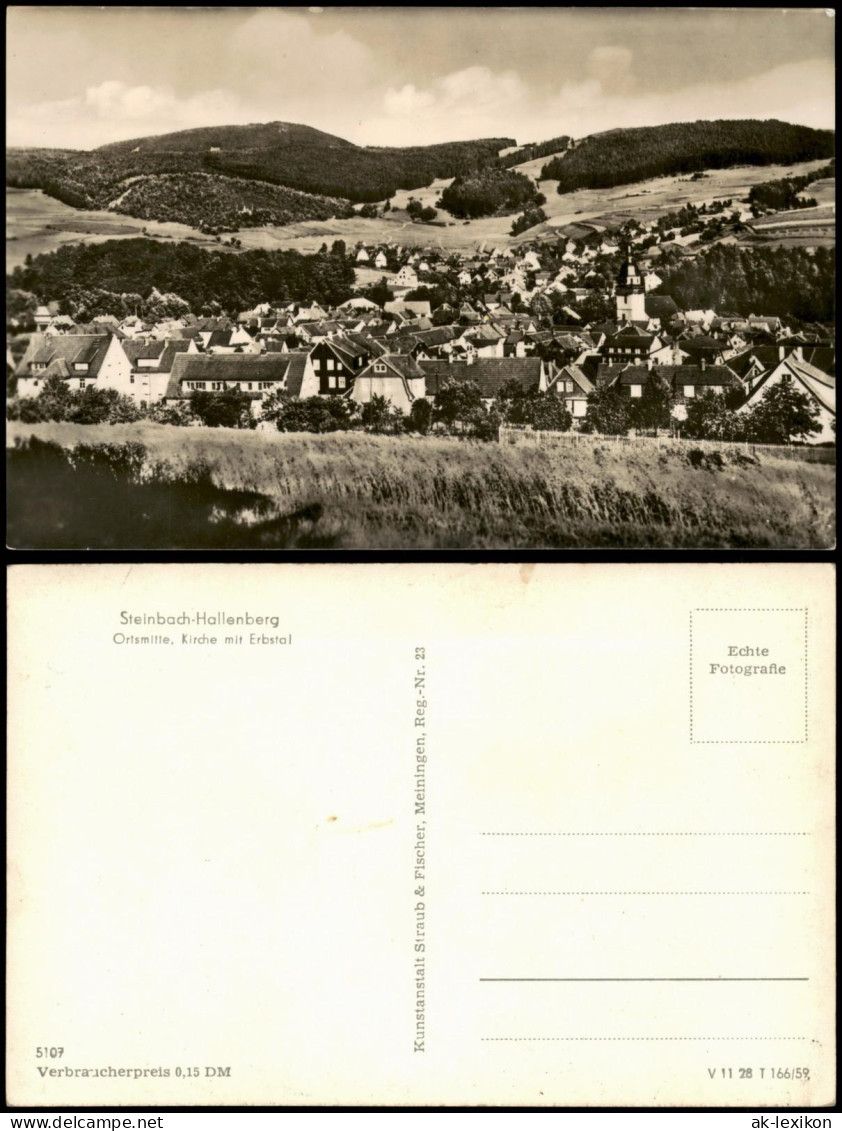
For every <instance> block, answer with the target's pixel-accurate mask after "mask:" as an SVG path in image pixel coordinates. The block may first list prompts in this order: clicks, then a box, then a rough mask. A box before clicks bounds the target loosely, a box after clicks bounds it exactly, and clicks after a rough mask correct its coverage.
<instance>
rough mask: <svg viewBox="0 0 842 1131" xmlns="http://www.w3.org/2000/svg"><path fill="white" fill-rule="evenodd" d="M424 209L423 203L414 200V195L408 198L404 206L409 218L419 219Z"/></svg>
mask: <svg viewBox="0 0 842 1131" xmlns="http://www.w3.org/2000/svg"><path fill="white" fill-rule="evenodd" d="M423 211H424V205H423V204H422V203H421V201H420V200H416V199H415V197H414V196H411V197H410V198H409V201H408V203H407V206H406V214H407V216H409V218H410V220H420V219H421V213H422V212H423Z"/></svg>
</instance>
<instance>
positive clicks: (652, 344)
mask: <svg viewBox="0 0 842 1131" xmlns="http://www.w3.org/2000/svg"><path fill="white" fill-rule="evenodd" d="M662 346H663V343H662V341H661V339H660V338H658V337H656V336H655V335H654V334H648V333H647V332H646V331H645V330H641V329H640V328H639V327H638V326H635V325H633V324H630V323H626V324H625V325H623V326H622V328H621V329H620V330H618V332H617V333H616V334H611V335H609V336H607V337H606V339H605V345H604V347H603V349H604V352H605V356H606V360H607V361H609V362H626V363H627V364H633V363H635V362H638V361H645V360H646V359H647V358H648V357H649V356H650V354H653V353H655V352H656V351H657V350H660V349H661V348H662Z"/></svg>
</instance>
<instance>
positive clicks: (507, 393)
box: [494, 377, 529, 424]
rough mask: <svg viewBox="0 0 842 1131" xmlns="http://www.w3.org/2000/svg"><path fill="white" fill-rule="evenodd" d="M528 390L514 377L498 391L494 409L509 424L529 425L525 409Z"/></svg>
mask: <svg viewBox="0 0 842 1131" xmlns="http://www.w3.org/2000/svg"><path fill="white" fill-rule="evenodd" d="M525 400H526V390H525V389H524V387H523V385H521V383H520V381H517V380H515V378H514V377H511V378H509V380H507V381H503V383H502V384H501V385H500V386H499V388H498V389H497V393H496V395H495V397H494V407H495V408H496V410H497V412H498V413H499V415H500V419H501V420H504V421H506V422H507V423H509V424H527V423H529V421H528V419H527V412H526V407H525V404H524V402H525Z"/></svg>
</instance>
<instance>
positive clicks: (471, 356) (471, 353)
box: [465, 350, 476, 365]
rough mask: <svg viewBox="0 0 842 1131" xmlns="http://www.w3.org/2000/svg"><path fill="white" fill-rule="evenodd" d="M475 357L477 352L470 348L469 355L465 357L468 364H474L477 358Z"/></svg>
mask: <svg viewBox="0 0 842 1131" xmlns="http://www.w3.org/2000/svg"><path fill="white" fill-rule="evenodd" d="M475 357H476V354H475V353H474V351H473V350H470V351H469V352H468V355H467V357H466V358H465V360H466V361H467V363H468V365H473V364H474V358H475Z"/></svg>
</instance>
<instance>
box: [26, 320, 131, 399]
mask: <svg viewBox="0 0 842 1131" xmlns="http://www.w3.org/2000/svg"><path fill="white" fill-rule="evenodd" d="M130 376H131V364H130V362H129V359H128V358H127V357H126V354H125V351H124V349H123V345H122V343H121V342H120V341H119V339H118V338H116V337H115V336H113V335H109V334H33V335H32V336H31V338H30V340H29V345H28V346H27V348H26V352H25V353H24V355H23V357H22V358H21V359H20V362H19V364H18V367H17V369H16V370H15V377H16V378H17V390H18V396H20V397H37V396H39V395H40V393H41V392H42V391H43V389H44V384H45V382H46V381H47V380H48V378H50V377H60V378H61V379H62V380H63V381H65V382H66V383H67V387H68V388H69V389H71V390H72V391H73V392H77V391H79V390H82V389H86V388H89V387H91V386H92V385H96V387H97V388H105V389H117V391H118V392H123V391H124V390H125V388H127V387H128V386H129V384H130V381H129V378H130Z"/></svg>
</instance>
